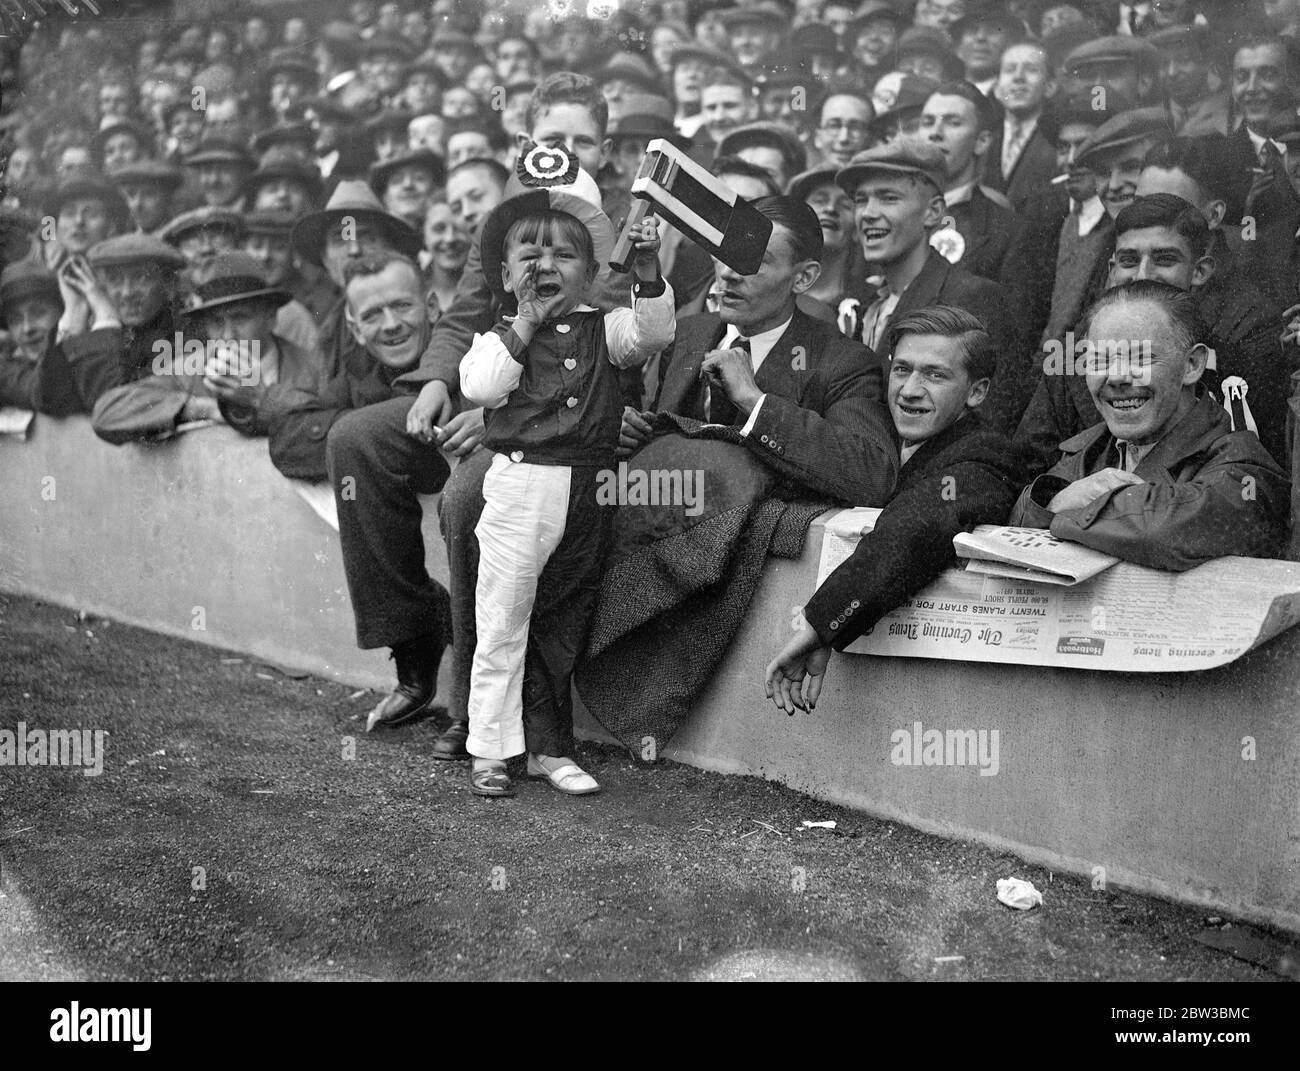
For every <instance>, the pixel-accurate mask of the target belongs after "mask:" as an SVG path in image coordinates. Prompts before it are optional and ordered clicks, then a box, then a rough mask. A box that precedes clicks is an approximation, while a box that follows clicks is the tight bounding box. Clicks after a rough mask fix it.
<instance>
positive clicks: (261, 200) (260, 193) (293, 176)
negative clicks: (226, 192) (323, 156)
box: [244, 149, 324, 218]
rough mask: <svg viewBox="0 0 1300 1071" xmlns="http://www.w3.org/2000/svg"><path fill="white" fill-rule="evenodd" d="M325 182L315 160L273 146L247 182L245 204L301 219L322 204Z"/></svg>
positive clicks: (252, 208) (264, 210) (251, 209)
mask: <svg viewBox="0 0 1300 1071" xmlns="http://www.w3.org/2000/svg"><path fill="white" fill-rule="evenodd" d="M323 189H324V183H323V182H322V181H321V177H320V172H319V171H318V170H317V169H316V165H315V163H314V162H312V161H309V160H305V159H303V158H301V157H300V156H298V155H297V154H295V153H290V152H286V151H285V150H283V149H272V150H270V151H269V152H268V153H267V155H266V156H265V157H264V158H263V160H262V163H261V166H259V167H258V169H257V170H256V171H254V172H253V173H252V174H251V175H249V176H248V178H247V179H246V180H245V183H244V204H245V205H246V206H247V207H248V209H249V210H250V211H253V212H266V211H273V212H289V213H291V214H292V215H293V216H294V217H295V218H301V217H302V216H304V215H306V214H307V213H308V212H313V211H315V210H316V208H317V207H318V206H319V205H320V200H321V193H322V191H323Z"/></svg>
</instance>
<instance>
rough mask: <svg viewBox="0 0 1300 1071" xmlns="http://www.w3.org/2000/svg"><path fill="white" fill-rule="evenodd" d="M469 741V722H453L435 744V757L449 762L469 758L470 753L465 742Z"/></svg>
mask: <svg viewBox="0 0 1300 1071" xmlns="http://www.w3.org/2000/svg"><path fill="white" fill-rule="evenodd" d="M468 739H469V722H465V721H453V722H452V723H451V724H450V725H448V726H447V728H445V729H444V730H443V731H442V735H441V736H439V737H438V739H437V740H435V741H434V742H433V757H434V758H435V759H444V760H447V761H455V760H457V759H467V758H469V752H468V751H466V750H465V741H466V740H468Z"/></svg>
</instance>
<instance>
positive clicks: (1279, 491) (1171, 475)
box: [1007, 280, 1290, 572]
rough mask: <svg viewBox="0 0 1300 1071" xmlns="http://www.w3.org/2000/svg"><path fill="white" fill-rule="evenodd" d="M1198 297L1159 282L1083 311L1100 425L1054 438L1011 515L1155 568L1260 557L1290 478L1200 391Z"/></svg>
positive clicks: (1121, 291)
mask: <svg viewBox="0 0 1300 1071" xmlns="http://www.w3.org/2000/svg"><path fill="white" fill-rule="evenodd" d="M1197 332H1198V321H1197V315H1196V305H1195V301H1194V300H1193V298H1192V297H1191V296H1190V295H1189V294H1188V293H1186V292H1185V291H1183V290H1179V289H1178V288H1176V287H1172V286H1169V285H1167V284H1165V283H1161V282H1157V281H1154V280H1140V281H1135V282H1130V283H1125V284H1124V285H1122V286H1117V287H1115V288H1114V289H1112V290H1108V291H1107V292H1106V293H1105V294H1104V295H1102V297H1101V299H1100V300H1099V301H1098V302H1097V304H1096V305H1095V306H1094V307H1093V309H1092V310H1091V312H1090V313H1089V315H1088V317H1087V340H1088V343H1089V344H1090V348H1089V357H1088V363H1087V384H1088V392H1089V394H1091V395H1092V398H1093V401H1094V402H1095V404H1096V406H1097V409H1098V410H1099V412H1100V413H1101V417H1102V422H1101V423H1099V424H1097V425H1095V426H1093V427H1091V428H1089V429H1088V430H1087V431H1084V432H1081V433H1080V434H1078V435H1075V436H1073V437H1072V438H1070V439H1067V440H1066V441H1065V442H1063V443H1062V444H1061V459H1060V461H1058V462H1057V463H1056V465H1054V466H1053V467H1052V468H1051V469H1050V470H1049V471H1048V472H1047V473H1045V474H1043V475H1042V476H1039V477H1038V478H1037V479H1035V480H1034V482H1033V483H1032V484H1030V485H1029V486H1028V487H1026V488H1025V490H1024V491H1023V492H1022V493H1021V496H1020V499H1019V501H1018V502H1017V503H1016V506H1015V508H1014V509H1013V510H1012V512H1011V516H1010V518H1009V520H1008V522H1007V523H1009V524H1012V525H1020V526H1024V527H1029V528H1049V529H1050V530H1051V532H1052V534H1053V535H1054V536H1056V537H1057V538H1058V539H1066V540H1070V541H1072V542H1075V543H1081V544H1083V545H1084V546H1087V547H1092V548H1093V549H1094V550H1099V551H1102V552H1103V553H1106V554H1114V555H1116V556H1117V557H1120V558H1123V559H1124V560H1125V561H1130V562H1135V563H1137V564H1138V565H1145V566H1147V567H1148V568H1152V569H1167V570H1171V571H1174V572H1182V571H1185V570H1187V569H1192V568H1195V567H1196V566H1197V565H1200V564H1202V563H1203V562H1207V561H1210V560H1212V559H1214V558H1219V557H1223V556H1225V555H1241V556H1244V557H1257V558H1267V557H1273V556H1275V555H1276V554H1278V553H1279V551H1280V550H1281V547H1282V545H1283V542H1284V540H1285V538H1286V529H1287V514H1288V510H1289V508H1290V502H1289V497H1290V484H1289V482H1288V480H1287V478H1286V474H1285V473H1284V472H1283V471H1282V469H1281V468H1280V467H1279V466H1278V464H1277V462H1275V461H1274V460H1273V459H1272V458H1271V457H1269V455H1268V452H1267V451H1266V450H1265V449H1264V448H1263V446H1261V445H1260V442H1259V439H1258V438H1257V437H1256V436H1255V435H1253V434H1251V433H1250V432H1245V431H1233V430H1232V423H1231V420H1230V419H1229V417H1228V414H1227V413H1225V412H1224V410H1223V408H1222V407H1221V406H1219V405H1217V404H1216V403H1215V402H1214V401H1213V400H1212V399H1209V398H1205V397H1197V393H1196V384H1197V383H1198V382H1199V381H1200V379H1201V376H1202V375H1203V374H1204V372H1205V364H1206V361H1207V359H1208V358H1209V351H1208V349H1207V347H1206V346H1205V345H1204V344H1202V343H1200V342H1198V341H1197V339H1198V334H1197Z"/></svg>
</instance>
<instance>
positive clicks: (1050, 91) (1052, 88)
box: [1043, 75, 1058, 100]
mask: <svg viewBox="0 0 1300 1071" xmlns="http://www.w3.org/2000/svg"><path fill="white" fill-rule="evenodd" d="M1057 88H1058V86H1057V84H1056V79H1055V78H1054V77H1052V76H1051V75H1048V78H1047V81H1046V82H1044V83H1043V99H1044V100H1051V99H1052V98H1053V97H1054V96H1056V90H1057Z"/></svg>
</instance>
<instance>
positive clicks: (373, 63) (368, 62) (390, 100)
mask: <svg viewBox="0 0 1300 1071" xmlns="http://www.w3.org/2000/svg"><path fill="white" fill-rule="evenodd" d="M413 59H415V52H414V50H413V49H412V48H411V46H410V45H409V44H407V43H406V41H404V40H402V38H400V37H393V36H390V35H388V34H375V35H374V36H373V37H371V38H370V39H369V40H368V41H366V42H365V43H364V44H363V45H362V46H361V66H360V68H359V70H360V74H361V78H360V82H361V85H362V86H363V87H364V88H365V90H366V91H367V93H368V95H369V98H370V100H371V101H372V102H373V103H372V104H371V108H391V107H393V105H394V103H395V102H396V100H397V97H398V95H399V94H400V93H401V91H402V70H403V69H404V68H405V67H406V65H407V64H408V63H410V62H411V60H413Z"/></svg>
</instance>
